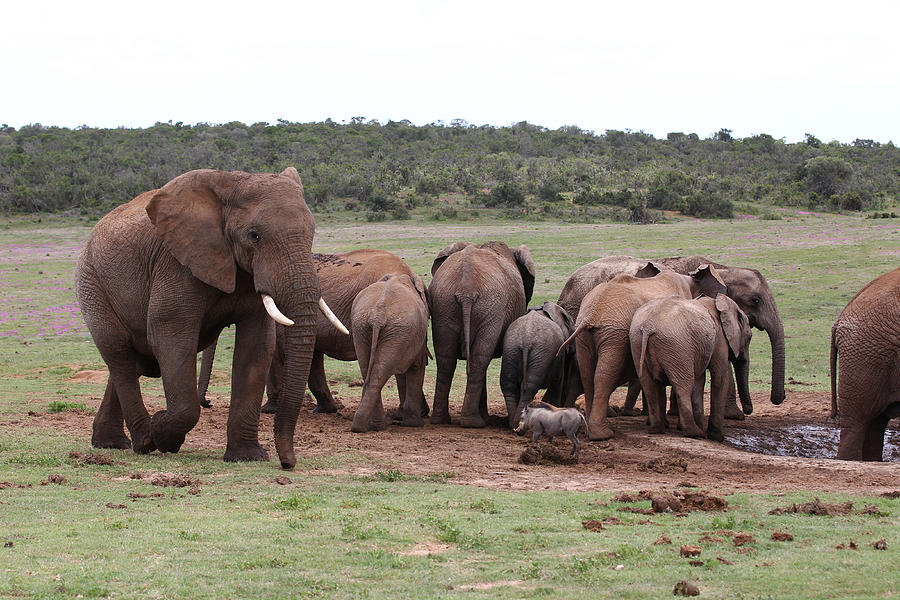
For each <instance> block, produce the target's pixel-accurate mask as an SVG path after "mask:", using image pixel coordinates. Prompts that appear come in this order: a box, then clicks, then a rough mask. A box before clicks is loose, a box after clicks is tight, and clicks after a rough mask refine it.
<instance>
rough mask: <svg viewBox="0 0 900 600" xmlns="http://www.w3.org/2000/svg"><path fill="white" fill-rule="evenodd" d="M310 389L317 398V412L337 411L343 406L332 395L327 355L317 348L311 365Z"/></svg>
mask: <svg viewBox="0 0 900 600" xmlns="http://www.w3.org/2000/svg"><path fill="white" fill-rule="evenodd" d="M307 385H308V386H309V390H310V391H311V392H312V393H313V396H314V397H315V398H316V407H315V408H314V409H313V412H315V413H336V412H337V411H338V409H339V408H341V407H340V406H339V405H338V403H337V402H335V400H334V396H332V395H331V390H330V389H329V388H328V380H327V379H326V377H325V355H324V354H323V353H322V352H320V351H319V350H316V351H315V352H313V358H312V364H311V365H310V367H309V379H308V381H307Z"/></svg>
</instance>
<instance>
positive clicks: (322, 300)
mask: <svg viewBox="0 0 900 600" xmlns="http://www.w3.org/2000/svg"><path fill="white" fill-rule="evenodd" d="M319 309H320V310H321V311H322V314H323V315H325V317H326V318H327V319H328V320H329V321H331V324H332V325H334V327H335V329H337V330H338V331H340V332H341V333H343V334H344V335H350V332H349V331H347V328H346V327H344V324H343V323H341V320H340V319H338V318H337V317H336V316H335V314H334V313H333V312H331V309H330V308H328V305H327V304H325V298H321V297H320V298H319Z"/></svg>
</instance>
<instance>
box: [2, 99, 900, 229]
mask: <svg viewBox="0 0 900 600" xmlns="http://www.w3.org/2000/svg"><path fill="white" fill-rule="evenodd" d="M290 165H293V166H295V167H297V169H298V170H299V171H300V174H301V176H302V178H303V181H304V186H305V189H306V199H307V202H308V203H309V204H310V206H311V207H312V208H313V210H314V211H319V212H323V211H334V210H356V211H360V212H364V213H365V214H366V215H367V216H368V218H370V219H372V220H380V219H383V218H405V217H407V216H408V215H409V211H410V210H411V209H415V208H417V207H421V206H432V207H436V210H440V211H443V212H442V213H438V216H440V214H444V215H445V216H447V217H452V216H454V214H455V208H454V206H456V205H459V204H465V205H466V206H468V207H470V208H471V207H500V208H502V209H504V211H508V212H510V213H513V214H523V213H531V214H546V215H551V216H558V217H561V218H576V219H579V218H592V217H598V218H599V217H602V216H603V215H607V214H620V215H621V214H625V215H627V216H628V218H631V219H632V220H639V221H648V220H653V219H654V218H655V215H658V214H660V213H659V212H656V211H678V212H680V213H683V214H686V215H694V216H698V217H725V218H727V217H731V216H732V215H733V213H734V211H735V203H736V202H739V203H748V205H754V206H760V205H761V206H765V205H771V206H779V207H791V206H797V207H804V208H812V209H818V210H848V211H869V210H881V209H884V208H892V207H894V206H895V205H896V204H897V201H898V199H900V151H898V149H897V147H896V146H894V144H893V143H891V142H889V143H887V144H880V143H877V142H873V141H872V140H863V139H858V140H855V141H854V142H853V143H851V144H842V143H839V142H829V143H824V142H822V141H821V140H819V139H817V138H816V137H815V136H814V135H812V134H807V136H806V139H805V140H804V141H803V142H799V143H793V144H788V143H785V142H784V141H782V140H778V139H775V138H773V137H772V136H770V135H766V134H760V135H755V136H752V137H747V138H742V139H738V138H734V137H733V136H732V135H731V131H730V130H728V129H721V130H719V131H718V132H716V133H714V134H712V135H710V136H709V137H708V138H706V139H701V138H700V137H699V136H698V135H696V134H685V133H670V134H668V135H667V136H666V139H656V138H655V137H653V136H652V135H649V134H647V133H644V132H632V131H617V130H607V131H606V132H605V133H603V134H595V133H593V132H590V131H585V130H582V129H580V128H578V127H575V126H570V127H562V128H560V129H556V130H550V129H546V128H544V127H539V126H536V125H532V124H529V123H527V122H521V123H517V124H515V125H512V126H510V127H493V126H472V125H469V124H468V123H466V122H465V121H463V120H461V119H455V120H454V121H452V122H451V123H450V124H449V125H446V124H444V123H442V122H438V123H432V124H429V125H424V126H415V125H412V124H411V123H410V122H408V121H390V122H388V123H385V124H382V123H379V122H377V121H367V120H366V119H364V118H361V117H359V118H354V119H352V120H351V122H350V123H336V122H334V121H332V120H330V119H329V120H326V121H324V122H320V123H291V122H287V121H281V120H280V121H279V122H278V123H277V124H274V125H270V124H267V123H255V124H253V125H245V124H243V123H239V122H232V123H225V124H221V125H211V124H203V123H201V124H197V125H193V126H191V125H184V124H182V123H180V122H179V123H174V124H173V123H171V122H169V123H157V124H156V125H154V126H153V127H148V128H146V129H125V128H119V129H97V128H92V127H79V128H76V129H68V128H61V127H45V126H42V125H40V124H35V125H29V126H26V127H22V128H20V129H15V128H12V127H7V126H5V125H4V126H2V127H0V211H2V212H5V213H30V212H60V211H70V212H77V213H80V214H84V215H91V216H95V215H99V214H102V213H105V212H106V211H108V210H109V209H111V208H112V207H114V206H116V205H118V204H121V203H122V202H125V201H127V200H129V199H131V198H132V197H134V196H136V195H138V194H139V193H141V192H143V191H146V190H148V189H154V188H157V187H159V186H161V185H162V184H164V183H165V182H166V181H168V180H169V179H171V178H172V177H174V176H176V175H178V174H180V173H183V172H185V171H189V170H191V169H198V168H214V169H224V170H243V171H280V170H282V169H284V168H285V167H287V166H290ZM448 199H450V201H448ZM454 203H455V204H454ZM741 206H745V205H741ZM610 211H612V212H610ZM615 211H619V212H618V213H616V212H615Z"/></svg>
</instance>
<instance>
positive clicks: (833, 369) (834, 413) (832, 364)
mask: <svg viewBox="0 0 900 600" xmlns="http://www.w3.org/2000/svg"><path fill="white" fill-rule="evenodd" d="M836 335H837V323H835V324H834V325H833V326H832V327H831V360H830V361H829V371H830V374H831V415H829V417H828V418H829V419H831V420H835V419H837V418H838V405H837V360H838V347H837V344H836V343H835V337H836Z"/></svg>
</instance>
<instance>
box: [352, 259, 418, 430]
mask: <svg viewBox="0 0 900 600" xmlns="http://www.w3.org/2000/svg"><path fill="white" fill-rule="evenodd" d="M350 315H351V316H350V321H351V323H352V325H351V327H352V329H353V345H354V348H355V350H356V356H357V357H358V359H359V370H360V372H361V373H362V377H363V380H364V382H365V383H364V384H363V391H362V399H361V400H360V402H359V408H358V409H357V410H356V414H355V415H354V416H353V425H352V426H351V427H350V430H351V431H353V432H354V433H363V432H366V431H369V430H370V429H373V430H376V431H379V430H383V429H385V428H387V422H386V420H385V416H384V406H383V405H382V403H381V389H382V388H383V387H384V384H385V383H387V380H388V379H390V377H391V375H397V388H398V390H397V391H398V392H399V393H400V407H401V410H402V414H403V417H402V418H403V420H402V425H405V426H408V427H421V426H422V425H423V424H424V423H423V421H422V415H423V414H427V405H426V404H425V395H424V394H423V392H422V384H423V382H424V379H425V365H426V364H427V363H428V358H427V357H428V348H427V346H426V342H427V334H428V300H427V299H426V296H425V284H424V283H423V282H422V279H421V278H420V277H419V276H418V275H388V276H386V277H384V278H383V279H382V280H381V281H376V282H375V283H373V284H372V285H370V286H368V287H367V288H365V289H364V290H362V291H361V292H360V293H359V294H357V296H356V298H355V299H354V300H353V306H352V307H351V309H350Z"/></svg>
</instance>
